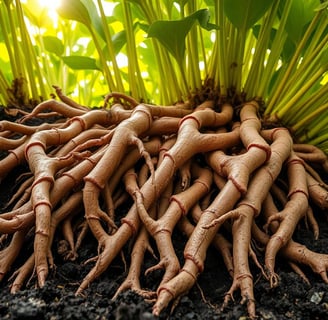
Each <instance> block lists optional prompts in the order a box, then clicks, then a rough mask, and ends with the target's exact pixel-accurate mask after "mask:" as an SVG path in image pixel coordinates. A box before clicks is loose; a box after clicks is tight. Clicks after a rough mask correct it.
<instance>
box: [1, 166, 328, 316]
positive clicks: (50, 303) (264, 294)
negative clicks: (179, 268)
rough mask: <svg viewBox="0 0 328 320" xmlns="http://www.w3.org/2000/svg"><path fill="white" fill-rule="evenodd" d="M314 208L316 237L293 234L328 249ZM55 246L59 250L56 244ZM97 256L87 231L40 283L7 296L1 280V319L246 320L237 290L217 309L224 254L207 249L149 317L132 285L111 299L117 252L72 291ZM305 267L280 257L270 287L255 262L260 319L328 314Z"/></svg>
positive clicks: (118, 276)
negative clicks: (171, 297)
mask: <svg viewBox="0 0 328 320" xmlns="http://www.w3.org/2000/svg"><path fill="white" fill-rule="evenodd" d="M16 174H17V172H16ZM14 179H15V176H14V174H11V175H10V176H9V177H8V178H7V179H6V180H7V181H5V183H2V184H1V190H0V210H1V208H2V207H3V205H1V204H4V203H5V201H6V200H7V199H8V198H9V196H10V193H11V191H10V190H11V186H12V185H13V181H14ZM0 212H2V210H1V211H0ZM316 214H317V219H318V220H319V222H320V227H321V229H320V237H319V239H318V240H314V239H313V235H312V233H311V231H309V230H306V229H304V228H303V227H301V228H300V229H299V230H297V232H296V234H295V236H294V240H296V241H298V242H300V243H303V244H305V245H306V246H307V247H308V248H310V249H312V250H314V251H316V252H322V253H328V252H327V251H328V222H327V216H326V214H324V213H322V212H321V213H320V212H317V213H316ZM173 241H174V245H175V248H176V250H177V254H178V256H179V257H180V258H181V261H182V256H183V247H184V243H185V241H186V239H185V238H183V237H182V235H180V234H179V233H175V234H174V235H173ZM54 243H56V241H54ZM30 246H31V247H30V248H29V247H28V246H27V248H26V253H27V252H29V250H31V249H32V243H31V244H30ZM129 250H130V248H129V247H128V246H126V247H125V248H124V254H125V258H126V260H127V262H128V263H129ZM24 251H25V250H24ZM53 252H54V253H55V252H56V248H54V249H53ZM96 254H97V243H96V241H95V240H94V238H93V237H92V235H91V234H89V235H88V236H87V238H86V239H85V240H84V242H83V246H82V248H81V249H80V251H79V257H78V259H77V260H76V261H74V262H67V261H64V260H63V259H62V258H61V257H60V256H59V255H56V254H55V255H54V259H55V264H56V268H54V269H53V270H51V272H50V275H49V277H48V280H47V283H46V286H45V287H44V288H42V289H40V288H36V287H35V283H36V279H35V277H34V278H32V279H31V280H30V282H29V283H28V285H27V286H26V287H25V288H24V290H22V291H21V292H19V293H17V294H15V295H11V294H10V293H9V290H10V283H11V280H10V279H8V277H6V278H5V279H4V280H3V282H2V283H0V319H11V320H14V319H47V320H62V319H65V320H69V319H71V320H73V319H79V320H82V319H92V320H96V319H117V320H118V319H124V320H126V319H145V320H146V319H147V320H150V319H185V320H196V319H197V320H198V319H202V320H205V319H247V312H246V307H245V306H243V305H240V304H239V301H240V297H238V294H237V293H236V295H235V297H234V298H235V302H234V303H231V304H230V305H229V306H228V307H227V308H226V309H225V310H223V311H220V305H221V303H222V301H223V298H224V294H225V292H226V291H228V290H229V288H230V285H231V278H230V277H229V274H228V272H227V271H226V269H225V266H224V264H223V261H222V258H221V257H220V255H219V254H218V253H217V252H216V251H215V249H213V248H210V249H209V251H208V255H207V260H206V264H205V271H204V273H203V274H202V275H200V277H199V280H198V283H197V286H194V287H193V288H192V289H191V291H190V292H189V293H188V295H187V296H184V297H183V298H181V300H180V301H179V303H178V305H177V306H176V307H175V308H174V310H173V311H172V312H171V314H170V309H171V308H168V309H167V310H165V311H164V312H163V313H162V314H161V316H160V317H159V318H156V317H154V316H153V315H152V313H151V311H152V304H150V303H147V302H145V301H144V299H143V298H142V297H140V296H138V295H137V294H135V293H133V292H131V291H127V292H124V293H122V294H120V295H119V296H118V297H117V299H116V300H115V301H113V300H111V298H112V297H113V295H114V294H115V292H116V289H117V288H118V286H119V285H120V284H121V283H122V281H123V280H124V278H125V276H126V274H127V271H126V270H125V269H124V264H123V263H122V260H121V259H120V258H117V259H116V260H114V261H113V263H112V264H111V266H110V267H109V268H108V270H107V271H106V272H105V273H104V274H103V275H102V276H101V277H100V278H98V279H96V280H95V281H94V282H93V283H92V284H91V285H90V287H89V288H88V289H87V290H86V291H85V296H84V297H76V296H75V291H76V289H77V288H78V286H79V283H80V282H81V280H82V279H83V277H84V276H85V275H86V274H87V273H88V271H89V270H90V269H91V268H92V266H93V263H92V262H91V263H89V264H84V262H85V261H86V260H87V259H88V258H90V257H93V256H95V255H96ZM24 258H26V257H21V258H20V259H19V260H20V261H17V263H16V265H15V266H13V270H15V269H16V268H18V267H19V266H20V265H21V263H22V262H23V261H24V260H23V259H24ZM155 263H156V260H155V259H154V258H153V257H152V256H150V255H147V256H146V259H145V265H144V270H146V269H147V268H148V267H150V266H152V265H154V264H155ZM303 270H304V272H305V273H306V275H307V276H308V278H309V280H310V282H311V285H308V284H306V283H305V282H304V281H303V280H302V279H301V278H300V277H299V276H298V275H296V274H295V273H294V272H293V271H292V270H291V269H290V268H289V266H288V264H287V263H286V262H284V261H282V260H279V259H278V261H277V267H276V271H277V273H278V274H279V276H280V284H279V286H278V287H276V288H274V289H271V288H270V286H269V284H268V282H267V281H266V280H265V279H264V278H263V277H262V276H261V273H260V271H259V270H258V269H257V268H256V267H255V266H252V272H253V276H254V282H255V286H254V291H255V299H256V305H257V315H258V318H259V319H271V320H273V319H281V320H284V319H286V320H290V319H302V320H306V319H311V320H313V319H328V290H327V289H328V285H327V284H324V283H323V281H322V280H321V278H320V277H319V276H318V275H315V274H313V272H312V271H311V270H309V269H306V268H304V269H303ZM160 280H161V272H160V271H157V272H153V273H151V274H150V275H148V276H147V277H142V279H141V284H142V286H143V288H146V289H149V290H155V289H156V287H157V285H158V284H159V282H160Z"/></svg>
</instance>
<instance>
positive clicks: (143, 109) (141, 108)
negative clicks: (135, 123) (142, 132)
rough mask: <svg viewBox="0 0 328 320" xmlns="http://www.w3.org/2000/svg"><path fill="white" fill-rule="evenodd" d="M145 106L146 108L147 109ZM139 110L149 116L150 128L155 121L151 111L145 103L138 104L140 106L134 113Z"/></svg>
mask: <svg viewBox="0 0 328 320" xmlns="http://www.w3.org/2000/svg"><path fill="white" fill-rule="evenodd" d="M145 108H146V109H145ZM137 112H142V113H143V114H145V115H147V118H148V128H150V127H151V124H152V122H153V117H152V114H151V112H149V110H148V108H147V107H146V106H145V105H143V104H140V105H138V106H137V107H136V108H135V109H134V110H133V112H132V115H133V114H134V113H137ZM132 115H131V116H132Z"/></svg>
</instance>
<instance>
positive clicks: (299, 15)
mask: <svg viewBox="0 0 328 320" xmlns="http://www.w3.org/2000/svg"><path fill="white" fill-rule="evenodd" d="M319 5H320V0H307V1H299V0H292V5H291V9H290V12H289V15H288V18H287V21H286V31H287V33H288V36H289V38H290V39H291V40H292V41H293V42H294V43H295V44H296V45H297V44H298V43H299V41H300V40H301V38H302V36H303V34H304V27H305V26H306V25H307V24H308V23H309V22H310V21H311V20H312V18H313V17H314V15H315V10H316V9H317V8H318V6H319Z"/></svg>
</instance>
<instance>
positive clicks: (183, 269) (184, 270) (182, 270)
mask: <svg viewBox="0 0 328 320" xmlns="http://www.w3.org/2000/svg"><path fill="white" fill-rule="evenodd" d="M181 272H185V273H188V274H189V275H190V276H191V277H192V278H193V279H194V280H195V282H196V281H197V277H195V275H193V274H192V273H191V272H190V271H188V270H186V269H185V268H182V269H181V270H180V271H179V273H181Z"/></svg>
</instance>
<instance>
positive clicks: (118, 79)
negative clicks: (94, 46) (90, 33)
mask: <svg viewBox="0 0 328 320" xmlns="http://www.w3.org/2000/svg"><path fill="white" fill-rule="evenodd" d="M97 3H98V8H99V12H100V17H101V21H102V26H103V30H104V33H105V38H106V44H107V48H108V54H109V57H110V59H111V62H112V64H113V70H114V76H115V80H116V87H117V90H118V91H120V92H124V86H123V81H122V75H121V72H120V69H119V67H118V65H117V61H116V56H115V51H114V45H113V41H112V37H111V35H110V31H109V28H108V24H107V20H106V16H105V12H104V8H103V5H102V1H101V0H97Z"/></svg>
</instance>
